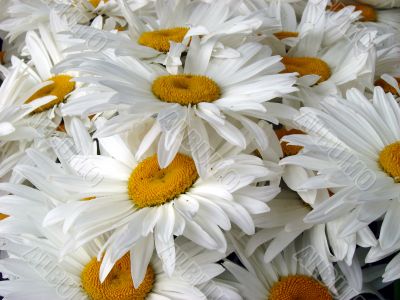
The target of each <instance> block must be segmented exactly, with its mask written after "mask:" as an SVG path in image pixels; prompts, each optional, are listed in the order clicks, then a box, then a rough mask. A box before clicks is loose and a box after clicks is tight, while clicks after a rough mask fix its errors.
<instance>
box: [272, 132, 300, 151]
mask: <svg viewBox="0 0 400 300" xmlns="http://www.w3.org/2000/svg"><path fill="white" fill-rule="evenodd" d="M275 134H276V136H277V137H278V140H280V139H281V138H283V137H284V136H286V135H291V134H304V132H303V131H301V130H298V129H290V130H287V129H285V128H279V129H276V130H275ZM281 148H282V152H283V155H284V156H290V155H296V154H297V153H299V152H300V150H301V149H303V147H302V146H296V145H289V144H288V143H287V142H281Z"/></svg>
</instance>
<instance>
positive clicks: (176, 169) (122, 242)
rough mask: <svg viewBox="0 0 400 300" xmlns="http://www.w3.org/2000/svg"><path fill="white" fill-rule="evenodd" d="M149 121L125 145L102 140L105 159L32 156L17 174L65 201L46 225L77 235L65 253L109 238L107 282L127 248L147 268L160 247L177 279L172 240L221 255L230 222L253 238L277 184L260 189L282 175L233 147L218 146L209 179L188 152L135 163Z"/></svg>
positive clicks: (151, 155) (136, 274)
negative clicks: (165, 161) (161, 161)
mask: <svg viewBox="0 0 400 300" xmlns="http://www.w3.org/2000/svg"><path fill="white" fill-rule="evenodd" d="M153 122H154V121H153ZM149 123H150V122H149V121H148V122H147V124H146V123H142V124H141V125H138V126H136V127H135V128H134V130H133V131H132V132H131V134H130V135H129V136H127V137H125V138H124V139H126V140H125V141H124V139H122V137H120V136H113V137H108V138H104V139H99V143H100V150H101V152H102V153H103V155H75V156H72V157H71V158H70V159H69V160H68V161H66V160H64V159H63V158H60V161H62V162H63V163H62V165H60V164H57V163H55V162H51V161H50V160H49V159H46V157H43V156H42V155H40V153H38V152H37V151H34V152H32V151H29V155H30V157H31V158H32V160H33V161H34V162H35V163H36V165H37V166H36V167H30V166H19V167H18V172H20V173H21V174H22V175H24V176H25V177H26V178H27V179H28V180H29V181H30V182H31V183H32V184H33V185H35V186H36V187H37V188H39V189H40V190H41V191H42V192H44V193H48V194H49V195H51V197H52V198H53V199H54V201H56V202H57V203H59V205H57V207H55V208H54V209H53V210H52V211H51V212H50V213H49V214H48V215H47V217H46V219H45V222H44V225H46V226H49V225H52V224H56V223H59V222H61V221H62V222H63V229H64V231H65V232H68V233H69V234H70V235H71V236H72V238H71V239H70V240H69V241H68V242H67V244H66V245H65V247H64V250H63V253H64V254H65V253H68V252H70V251H73V249H77V248H78V247H80V246H82V245H85V244H86V243H87V242H89V241H91V240H93V239H94V238H96V237H98V236H100V235H102V234H104V233H108V234H110V237H109V238H108V241H107V243H106V244H104V245H103V248H102V249H101V252H99V253H98V257H99V258H100V257H102V259H103V262H102V266H101V270H100V279H101V281H103V280H104V279H105V278H106V276H107V274H108V273H109V272H110V270H111V268H112V266H113V265H114V264H115V263H116V262H117V261H118V259H120V258H121V257H122V256H123V255H124V254H125V253H126V252H127V251H131V252H137V254H136V255H135V256H134V257H135V258H134V259H135V261H134V264H139V263H140V264H143V265H146V264H147V263H148V262H149V259H150V256H149V255H150V253H152V252H153V250H154V249H155V250H156V252H157V253H158V255H159V257H160V258H161V260H162V261H163V266H164V269H165V271H166V272H167V273H168V274H172V272H173V269H174V266H175V250H174V249H175V248H174V236H180V235H184V236H185V237H187V238H188V239H190V240H192V241H193V242H195V243H197V244H199V245H201V246H203V247H205V248H208V249H216V250H218V251H220V252H221V253H223V252H225V250H226V247H227V243H226V240H225V237H224V231H228V230H230V228H231V223H234V224H236V225H237V226H238V227H239V228H240V229H241V230H242V231H243V232H245V233H246V234H253V233H254V224H253V220H252V217H251V214H252V213H255V212H259V211H266V210H268V207H267V205H266V204H265V203H264V202H267V201H268V200H269V199H270V197H274V196H275V194H276V192H275V189H274V188H273V187H269V186H266V187H264V186H260V187H258V186H256V185H255V184H256V183H257V182H259V181H265V180H274V179H275V178H276V177H278V176H279V174H278V173H277V172H276V169H278V168H277V165H276V164H273V163H267V162H263V161H262V160H261V159H259V158H257V157H255V156H251V155H248V154H243V153H241V152H240V150H239V149H238V148H237V147H234V149H231V150H229V151H226V150H227V149H230V148H229V147H231V146H229V144H227V145H224V146H223V147H221V148H218V149H217V150H218V152H217V154H216V155H215V156H214V158H213V160H212V164H211V166H210V167H211V169H210V170H208V171H209V172H208V175H207V176H205V177H202V178H200V177H199V175H198V172H197V169H196V166H195V163H194V161H193V159H192V158H191V157H190V156H189V155H188V153H187V152H185V151H184V149H180V152H179V153H178V154H177V155H176V157H175V158H174V159H173V161H172V162H171V164H170V165H169V166H168V167H166V168H161V167H159V165H158V161H157V154H155V152H154V150H153V149H151V150H149V151H147V152H146V153H145V155H144V156H143V157H142V158H141V159H140V160H136V159H135V157H134V155H133V152H135V151H136V150H135V148H136V147H138V146H139V144H140V141H141V139H142V137H143V134H144V133H145V132H146V129H147V128H148V127H149V126H152V124H149ZM146 127H147V128H146ZM82 136H84V134H82ZM85 140H86V139H85ZM215 140H217V139H215ZM82 144H84V142H82ZM227 146H229V147H227ZM249 151H251V150H249ZM218 153H219V154H218ZM65 161H66V162H65ZM67 163H68V165H67ZM267 166H268V167H267ZM49 182H50V183H51V184H49ZM62 202H64V203H62ZM141 249H146V251H142V250H141ZM104 253H105V254H104ZM103 254H104V256H103ZM136 260H137V261H136ZM144 272H145V269H143V268H138V269H132V276H133V279H134V281H135V282H137V283H140V282H141V280H142V279H143V276H144Z"/></svg>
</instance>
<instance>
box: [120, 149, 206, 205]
mask: <svg viewBox="0 0 400 300" xmlns="http://www.w3.org/2000/svg"><path fill="white" fill-rule="evenodd" d="M198 177H199V175H198V173H197V170H196V165H195V163H194V161H193V159H191V158H190V157H189V156H186V155H184V154H180V153H178V154H177V155H176V157H175V158H174V160H173V161H172V162H171V163H170V164H169V166H168V167H166V168H164V169H161V168H160V166H159V164H158V160H157V155H153V156H151V157H149V158H146V159H145V160H143V161H142V162H141V163H139V164H138V165H137V167H136V168H135V169H134V170H133V172H132V174H131V176H130V178H129V181H128V193H129V196H130V198H131V199H132V201H133V202H134V203H135V205H136V206H138V207H140V208H143V207H149V206H158V205H162V204H164V203H167V202H169V201H171V200H173V199H174V198H176V197H177V196H179V195H180V194H183V193H185V192H186V191H187V190H188V189H189V188H190V187H191V186H192V185H193V183H194V182H195V181H196V179H197V178H198Z"/></svg>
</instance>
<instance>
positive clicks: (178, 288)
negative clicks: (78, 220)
mask: <svg viewBox="0 0 400 300" xmlns="http://www.w3.org/2000/svg"><path fill="white" fill-rule="evenodd" d="M62 238H63V235H62V232H61V231H60V230H57V229H53V230H48V231H47V232H46V233H45V234H44V236H43V237H41V238H36V237H24V238H18V237H11V238H6V239H4V238H3V239H2V244H1V246H0V247H1V249H2V250H6V251H7V252H8V254H9V255H10V257H9V258H4V259H2V260H1V261H0V271H1V273H2V274H3V276H4V277H5V278H8V279H9V280H6V281H1V282H0V293H1V294H2V295H3V296H4V297H5V298H7V299H10V300H17V299H27V298H29V299H34V300H40V299H54V300H62V299H76V300H89V299H91V300H105V299H113V300H123V299H165V300H167V299H170V300H174V299H199V300H200V299H226V300H228V299H236V300H239V299H241V297H240V295H239V294H238V293H237V290H236V289H235V288H234V287H231V286H228V285H226V284H224V283H223V282H219V281H218V280H214V278H215V277H216V276H218V275H219V274H221V273H223V272H224V268H223V267H222V266H221V265H219V264H217V263H216V262H217V261H218V260H220V259H222V258H223V257H224V256H223V255H221V254H220V253H217V252H215V251H214V252H211V251H210V252H205V251H204V250H203V249H201V248H199V247H196V246H194V245H192V244H190V243H188V242H187V241H186V240H184V239H177V241H176V247H177V252H178V253H179V257H178V259H177V262H176V263H177V267H176V270H175V272H174V273H173V274H171V275H170V276H167V275H166V274H165V273H164V271H163V269H162V264H161V261H160V260H159V258H158V257H157V256H156V255H153V256H152V255H151V253H147V255H150V264H149V265H148V266H146V265H144V264H141V263H139V264H137V262H136V261H135V262H134V261H133V259H132V256H131V254H129V253H127V254H125V255H124V256H123V257H121V259H119V260H118V261H117V262H116V264H115V266H114V267H113V268H112V270H111V271H110V274H109V275H108V277H107V278H106V279H105V280H104V281H103V282H100V280H99V272H100V264H101V262H100V261H98V260H97V258H96V252H97V251H98V250H99V248H100V247H101V245H102V243H104V241H103V240H102V239H98V240H96V242H93V243H89V244H88V245H86V246H85V247H81V248H79V249H78V250H76V251H74V252H71V253H69V254H68V255H67V256H66V257H64V258H63V260H61V261H60V260H59V257H58V255H57V253H58V252H59V250H60V248H59V247H60V241H62ZM139 251H140V252H143V251H145V249H142V250H139ZM137 253H139V252H137ZM131 268H132V269H137V268H144V269H145V274H144V277H143V281H142V283H141V284H136V283H135V282H134V281H133V280H132V277H131ZM189 274H190V275H189ZM193 274H196V275H195V276H193Z"/></svg>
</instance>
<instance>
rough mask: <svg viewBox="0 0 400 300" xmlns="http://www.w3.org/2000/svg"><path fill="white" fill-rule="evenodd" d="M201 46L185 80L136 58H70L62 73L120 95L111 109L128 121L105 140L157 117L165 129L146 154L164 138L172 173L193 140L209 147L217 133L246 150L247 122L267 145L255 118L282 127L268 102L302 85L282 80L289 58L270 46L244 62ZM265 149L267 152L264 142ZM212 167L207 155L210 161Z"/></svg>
mask: <svg viewBox="0 0 400 300" xmlns="http://www.w3.org/2000/svg"><path fill="white" fill-rule="evenodd" d="M199 42H200V41H199V40H198V39H197V38H192V42H191V46H190V50H189V53H188V55H187V57H186V61H185V67H184V69H183V71H182V72H181V73H179V74H169V73H168V72H166V70H165V69H164V68H161V67H158V66H155V65H148V64H145V63H143V62H141V61H139V60H137V59H136V58H134V57H130V56H123V57H119V56H113V55H107V56H105V54H98V55H97V56H92V57H85V58H84V59H81V58H74V59H70V60H68V61H66V62H65V63H63V64H62V65H61V66H60V67H58V68H57V69H58V70H61V69H69V70H79V71H80V72H84V73H89V74H93V75H94V77H88V78H87V77H83V80H84V81H91V82H98V83H99V84H100V85H102V86H105V87H107V88H110V89H113V90H114V91H115V94H114V95H113V97H112V98H111V99H110V100H109V103H114V104H119V108H117V109H118V112H119V113H120V115H119V116H117V117H115V118H113V119H111V121H110V122H109V123H108V124H107V125H106V126H105V127H104V128H103V129H101V130H100V131H99V132H97V136H107V135H113V134H115V133H118V132H121V131H123V130H126V129H127V128H129V127H130V126H131V125H132V124H135V123H137V122H138V120H141V119H143V118H149V117H151V116H152V115H156V118H157V122H155V123H154V126H153V127H152V129H151V130H150V131H149V133H148V135H147V137H146V139H145V140H144V141H143V143H142V147H143V150H146V149H147V147H148V146H149V145H150V144H151V143H152V142H153V141H154V140H156V139H158V138H159V141H160V142H159V148H158V153H159V155H158V159H159V163H160V166H161V167H165V166H167V165H168V164H169V163H170V162H171V161H172V159H173V158H174V157H175V154H176V153H177V151H178V149H179V146H180V145H181V143H182V141H183V140H184V136H185V134H186V133H188V135H189V139H190V138H193V137H194V136H193V135H192V134H200V135H201V140H203V141H204V143H205V144H208V143H209V137H208V133H207V130H208V129H210V128H211V129H213V130H214V131H216V132H217V133H218V134H219V135H220V136H222V137H223V138H224V139H225V140H227V141H228V142H230V143H231V144H233V145H237V146H239V147H241V148H245V147H246V139H245V137H244V135H243V134H242V133H241V132H240V130H239V129H238V127H237V126H235V125H234V124H235V123H237V122H240V123H242V124H243V126H244V127H245V128H246V129H247V130H248V131H249V132H250V134H251V135H252V136H255V137H256V139H260V137H259V136H260V129H259V128H258V126H257V125H256V124H255V122H253V121H252V120H251V118H256V119H266V120H271V121H273V122H276V118H274V117H273V116H272V115H270V114H268V105H269V104H268V103H265V102H267V101H268V100H271V99H273V98H275V97H279V96H282V95H285V94H287V93H290V92H293V91H295V90H296V88H294V87H293V86H292V85H293V84H294V82H295V81H296V79H295V77H294V74H277V73H278V72H279V71H281V70H282V69H283V65H282V64H281V63H280V62H279V61H280V59H281V57H280V56H270V54H271V50H270V49H269V48H268V47H265V46H262V45H260V44H256V43H248V44H244V45H242V46H241V47H239V48H238V49H237V51H238V52H240V54H241V56H240V57H239V58H234V59H217V58H214V59H211V60H210V51H209V50H210V49H209V48H207V47H201V46H200V45H199ZM86 100H88V99H86ZM85 104H86V105H87V108H86V110H88V109H93V107H92V106H91V104H90V101H89V100H88V101H86V102H85ZM66 107H68V106H66ZM79 108H80V109H81V110H80V111H79V110H76V111H75V112H74V114H75V115H80V114H81V113H82V108H83V107H82V106H79ZM84 111H85V110H84ZM70 112H71V110H70ZM193 124H196V125H193ZM191 126H196V130H195V132H197V133H195V132H193V131H191V130H190V128H191ZM191 132H192V133H191ZM259 144H261V145H265V143H263V142H262V141H260V143H259ZM192 155H193V158H194V159H195V161H196V165H200V161H199V157H197V155H196V154H195V153H193V151H192ZM207 161H208V158H207V155H206V156H205V157H204V158H203V162H204V163H205V164H207ZM199 169H200V168H199Z"/></svg>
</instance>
